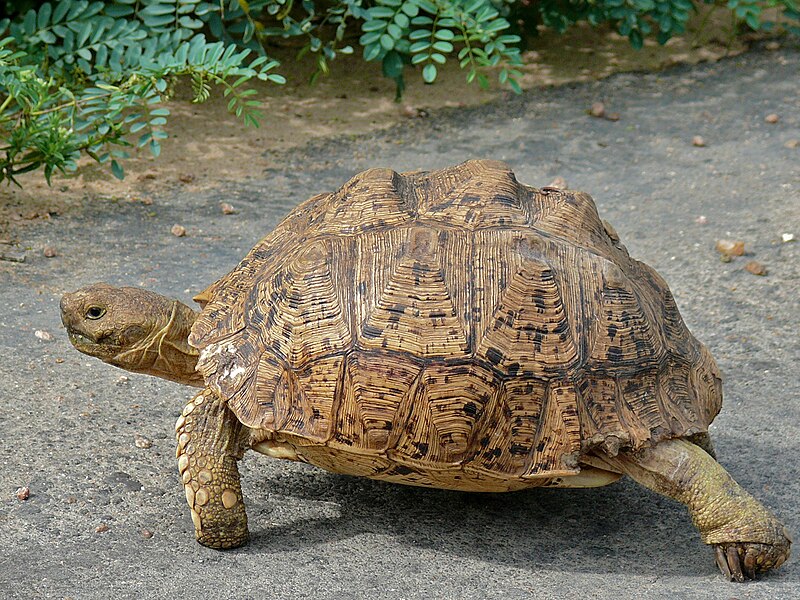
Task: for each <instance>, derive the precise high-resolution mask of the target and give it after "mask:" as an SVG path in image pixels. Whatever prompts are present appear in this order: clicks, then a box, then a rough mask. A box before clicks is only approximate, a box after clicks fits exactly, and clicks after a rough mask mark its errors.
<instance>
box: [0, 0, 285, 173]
mask: <svg viewBox="0 0 800 600" xmlns="http://www.w3.org/2000/svg"><path fill="white" fill-rule="evenodd" d="M200 6H201V3H200V2H199V0H151V1H149V2H148V1H147V0H115V2H108V3H106V2H90V1H88V0H78V1H75V0H60V2H58V3H55V4H51V3H45V4H42V5H41V6H40V7H39V8H38V10H36V9H30V10H28V11H27V12H26V13H25V15H24V17H23V18H22V19H20V20H18V21H15V22H8V20H6V21H3V22H0V36H2V39H0V94H2V96H0V97H2V105H0V131H2V137H3V140H5V141H4V142H3V145H2V147H0V152H2V156H0V181H1V180H3V179H7V180H9V181H15V175H18V174H20V173H24V172H27V171H32V170H35V169H39V168H42V169H43V170H44V175H45V177H46V178H47V180H48V182H49V181H50V178H51V176H52V174H53V173H54V172H55V171H60V172H62V173H67V172H70V171H74V170H75V168H76V166H77V160H78V158H79V157H80V154H81V152H85V153H86V154H88V155H89V156H91V157H92V158H94V159H95V160H97V161H99V162H101V163H109V164H110V167H111V171H112V173H113V174H114V175H115V176H117V177H120V178H121V177H122V176H123V168H122V166H121V164H120V159H123V158H126V157H127V156H128V153H127V152H126V150H125V147H127V146H130V145H132V144H135V145H138V146H140V147H145V146H146V147H148V148H149V149H150V151H151V152H152V153H153V155H154V156H158V155H159V154H160V152H161V145H160V140H163V139H164V138H166V137H167V134H166V132H165V130H164V126H165V125H166V123H167V118H168V116H169V110H168V109H167V108H165V107H163V106H162V102H163V101H164V100H165V99H167V98H168V97H169V93H170V89H171V84H172V81H173V80H174V78H176V77H179V76H184V75H186V76H190V77H191V78H192V80H193V82H194V84H195V85H194V86H193V89H194V91H195V97H194V100H195V101H196V102H202V101H205V100H206V99H207V98H208V97H209V95H210V92H211V87H212V86H219V87H221V88H223V94H224V95H225V96H226V97H228V98H229V99H230V100H229V102H228V109H229V110H230V111H231V112H232V113H234V114H236V115H237V116H239V117H241V118H243V119H244V121H245V122H246V123H248V124H250V125H254V126H258V116H257V108H258V106H259V103H258V102H257V101H256V100H254V99H253V98H252V96H253V94H254V93H255V91H254V90H252V89H246V87H245V86H244V84H245V83H246V82H247V81H250V80H252V79H260V80H264V81H272V82H274V83H283V82H284V78H283V77H282V76H280V75H278V74H276V73H273V72H272V71H273V69H274V68H275V67H276V66H277V65H278V63H277V62H276V61H274V60H271V59H269V58H268V57H267V56H266V55H264V54H262V55H261V56H258V57H256V58H255V59H254V60H249V59H250V57H251V55H252V50H250V49H248V48H243V47H241V45H239V44H237V43H234V42H228V43H226V42H224V41H208V40H206V38H205V36H204V34H203V33H199V30H200V29H201V28H202V27H203V26H204V22H203V21H202V20H200V19H199V18H197V14H196V10H197V9H198V8H199V7H200Z"/></svg>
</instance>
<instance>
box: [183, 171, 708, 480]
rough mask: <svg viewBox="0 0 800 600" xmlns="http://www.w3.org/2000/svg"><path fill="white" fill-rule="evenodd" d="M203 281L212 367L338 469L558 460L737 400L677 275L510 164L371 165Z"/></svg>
mask: <svg viewBox="0 0 800 600" xmlns="http://www.w3.org/2000/svg"><path fill="white" fill-rule="evenodd" d="M202 298H203V300H204V301H206V302H207V304H206V306H205V308H204V310H203V312H202V314H201V316H200V317H199V318H198V320H197V322H196V323H195V325H194V328H193V330H192V335H191V338H190V341H191V343H192V344H193V345H194V346H196V347H198V348H200V349H201V350H202V352H201V358H200V362H199V365H198V369H199V370H200V371H201V372H202V373H203V375H204V376H205V378H206V381H207V383H208V385H209V386H210V387H211V388H212V389H213V390H214V391H216V392H218V393H219V394H221V395H222V396H223V397H224V398H226V399H227V400H228V403H229V406H230V407H231V408H232V409H233V411H234V412H235V414H236V415H237V416H238V418H239V419H240V420H241V421H242V422H243V423H244V424H245V425H247V426H249V427H252V428H256V429H262V430H266V431H267V432H273V433H274V434H275V436H277V437H279V438H280V437H281V436H283V437H284V438H285V439H290V440H292V443H293V444H295V445H297V446H303V447H306V448H307V449H308V452H307V453H306V454H307V456H309V457H310V456H313V455H314V451H313V449H314V448H324V452H322V453H317V454H318V457H317V459H316V460H312V459H309V460H311V462H316V463H317V464H322V466H327V467H328V468H331V469H333V470H341V471H344V472H359V471H358V468H361V467H363V470H364V474H367V475H371V476H378V475H381V476H382V478H385V479H392V477H393V475H394V474H399V475H400V476H402V475H403V473H431V472H436V471H437V470H438V471H440V472H446V471H447V472H452V471H459V472H463V473H466V474H467V475H468V476H470V477H473V478H480V477H482V476H486V477H490V478H494V479H498V478H500V479H503V478H507V479H518V480H524V479H526V478H542V477H548V476H550V477H556V476H558V477H561V476H565V475H570V474H575V473H577V472H578V469H579V467H578V464H577V460H578V458H579V456H580V454H581V453H582V452H585V451H587V450H588V449H590V448H593V447H596V446H599V445H603V444H606V445H607V446H614V447H615V446H616V445H621V446H623V447H631V448H639V447H642V446H646V445H650V444H652V443H654V442H657V441H659V440H661V439H665V438H670V437H681V436H687V435H692V434H695V433H699V432H704V431H706V429H707V427H708V424H709V423H710V422H711V420H712V419H713V418H714V417H715V416H716V414H717V412H718V411H719V408H720V404H721V390H720V379H719V375H718V373H717V370H716V366H715V364H714V361H713V359H712V358H711V357H710V355H709V353H708V352H707V351H706V349H705V348H704V347H703V346H702V345H701V344H700V343H699V342H698V341H697V340H696V339H695V338H694V337H693V336H692V335H691V334H690V333H689V331H688V330H687V329H686V327H685V325H684V324H683V321H682V320H681V317H680V315H679V313H678V309H677V307H676V305H675V302H674V300H673V298H672V295H671V294H670V292H669V289H668V288H667V285H666V283H665V282H664V281H663V280H662V279H661V278H660V277H659V276H658V275H657V274H656V273H655V271H653V270H652V269H651V268H650V267H648V266H647V265H644V264H642V263H640V262H637V261H635V260H632V259H631V258H630V257H629V256H628V254H627V251H626V250H625V248H624V247H623V246H621V245H620V244H619V240H618V239H617V238H616V234H615V233H614V232H613V230H612V229H610V228H609V227H604V224H603V222H602V221H601V220H600V219H599V217H598V215H597V210H596V208H595V206H594V203H593V201H592V199H591V198H590V197H589V196H588V195H586V194H583V193H579V192H573V191H562V190H555V189H548V188H545V189H542V190H537V189H533V188H531V187H527V186H524V185H521V184H519V183H518V182H517V181H516V179H515V177H514V175H513V173H512V172H511V171H510V170H509V168H508V167H507V166H506V165H504V164H502V163H497V162H490V161H470V162H467V163H464V164H462V165H458V166H456V167H452V168H448V169H443V170H440V171H433V172H427V173H423V172H414V173H404V174H398V173H395V172H393V171H390V170H386V169H372V170H369V171H366V172H364V173H361V174H359V175H357V176H355V177H354V178H353V179H351V180H350V181H349V182H348V183H346V184H345V185H344V186H343V187H342V188H341V189H340V190H338V191H337V192H335V193H332V194H322V195H319V196H316V197H314V198H311V199H310V200H308V201H307V202H305V203H304V204H302V205H301V206H299V207H298V208H297V209H296V210H294V211H293V212H292V213H291V214H290V215H289V216H288V217H287V218H286V219H285V220H284V221H283V222H282V223H281V224H280V225H278V227H277V228H276V229H275V230H274V231H273V232H272V233H271V234H270V235H268V236H267V237H266V238H265V239H264V240H262V241H261V242H260V243H259V244H258V245H257V246H256V247H255V248H254V249H253V250H252V251H251V252H250V253H249V254H248V255H247V256H246V257H245V258H244V259H243V260H242V261H241V263H240V264H239V265H238V266H237V267H236V268H235V269H234V270H233V271H232V272H231V273H230V274H228V275H227V276H225V277H223V278H222V279H221V280H219V281H218V282H216V283H215V284H213V285H212V286H211V287H210V288H209V289H208V290H206V291H205V292H204V293H203V294H202ZM337 457H342V458H341V461H345V460H346V461H350V463H351V464H350V466H349V467H348V468H337V466H338V465H337V464H336V463H337V461H339V460H340V459H339V458H337ZM353 464H356V465H357V466H356V467H353ZM358 465H361V467H358ZM401 478H402V477H401ZM406 479H408V478H406ZM408 482H409V481H406V483H408ZM449 487H453V485H450V486H449ZM456 487H457V486H456Z"/></svg>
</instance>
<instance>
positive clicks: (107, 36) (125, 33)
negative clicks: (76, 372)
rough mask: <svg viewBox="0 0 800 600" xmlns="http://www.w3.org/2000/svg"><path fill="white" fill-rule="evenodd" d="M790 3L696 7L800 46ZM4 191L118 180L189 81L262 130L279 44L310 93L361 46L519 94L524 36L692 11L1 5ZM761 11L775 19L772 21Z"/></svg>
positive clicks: (598, 6) (160, 131) (640, 0)
mask: <svg viewBox="0 0 800 600" xmlns="http://www.w3.org/2000/svg"><path fill="white" fill-rule="evenodd" d="M797 2H798V0H703V4H709V5H712V6H713V7H715V8H719V9H721V10H726V11H729V12H730V14H731V18H732V19H733V21H734V23H735V24H737V25H741V26H746V27H749V28H751V29H760V30H765V29H771V28H773V27H775V23H773V22H772V21H770V20H768V19H767V18H766V17H765V15H766V14H777V15H778V16H779V18H780V20H781V26H782V27H784V28H785V29H787V30H789V31H792V32H794V33H796V34H800V27H798V25H799V24H800V9H798V4H797ZM0 7H1V8H2V11H4V12H0V15H2V14H7V15H9V16H10V18H7V19H2V20H0V132H2V135H3V142H2V146H0V152H1V153H2V156H0V181H2V180H4V179H5V180H8V181H14V180H15V176H16V175H18V174H20V173H24V172H26V171H32V170H36V169H40V168H41V169H43V171H44V175H45V177H46V178H47V180H48V181H50V178H51V176H52V174H53V173H54V172H56V171H60V172H69V171H72V170H74V169H75V168H76V164H77V159H78V158H79V156H80V155H81V153H86V154H88V155H89V156H91V157H93V158H94V159H95V160H97V161H99V162H101V163H108V164H109V165H110V168H111V171H112V173H113V174H114V175H116V176H117V177H122V175H123V170H122V166H121V164H120V160H121V159H123V158H125V157H126V156H127V152H126V147H127V146H131V145H138V146H140V147H148V148H149V149H150V151H151V152H152V153H153V154H155V155H156V156H157V155H158V153H159V152H160V140H163V139H164V138H165V137H166V135H167V134H166V132H165V129H164V126H165V125H166V121H167V118H168V116H169V110H168V109H167V108H166V107H164V106H163V101H164V100H166V99H167V98H169V96H170V93H171V89H172V87H173V84H174V81H175V80H176V79H177V78H179V77H189V78H190V79H191V82H192V90H193V93H194V101H195V102H203V101H205V100H206V99H208V97H209V96H210V94H211V92H212V89H213V88H215V87H218V88H220V89H221V90H222V93H223V94H224V96H225V97H226V98H228V108H229V110H230V111H231V112H233V113H234V114H236V115H237V116H239V117H241V118H242V119H244V121H245V122H246V123H248V124H250V125H256V126H257V124H258V120H257V119H258V112H257V108H258V105H259V103H258V101H257V100H256V99H255V98H254V97H253V96H254V94H255V93H256V92H255V91H254V90H253V89H251V88H248V87H247V86H246V84H247V82H249V81H253V80H256V79H259V80H263V81H270V82H273V83H282V82H283V81H284V79H283V77H282V76H280V75H278V74H276V73H275V72H274V69H275V68H276V67H277V66H278V63H277V62H276V61H275V60H272V59H271V58H269V56H268V54H267V51H266V48H268V46H269V43H270V41H271V40H272V39H274V38H296V39H299V40H302V43H301V49H300V51H299V52H298V55H299V56H303V55H312V56H314V58H315V61H316V66H317V68H316V71H315V73H314V75H313V76H312V80H314V79H316V78H317V77H319V76H320V75H321V74H326V73H328V72H329V68H330V67H329V65H330V62H331V61H332V60H334V59H335V58H336V57H337V56H338V55H339V54H352V53H353V52H354V46H360V47H361V50H362V53H363V58H364V60H366V61H380V62H381V65H382V70H383V73H384V75H386V76H387V77H390V78H392V79H393V80H394V81H395V82H396V84H397V96H398V99H399V97H400V95H401V94H402V92H403V88H404V85H405V79H404V77H405V74H406V73H407V72H408V70H409V69H412V70H415V71H416V72H418V73H419V74H420V75H421V77H422V79H423V80H424V81H425V82H426V83H432V82H434V81H435V80H436V78H437V76H438V74H439V70H440V69H441V66H442V65H444V64H445V63H446V62H447V61H448V60H452V59H455V60H457V61H458V64H459V65H460V66H461V68H462V69H464V70H465V73H466V80H467V82H473V81H476V82H477V83H478V84H479V85H480V86H482V87H487V86H488V85H489V76H492V75H496V76H497V78H498V80H499V81H500V83H501V84H505V85H508V86H509V87H511V88H512V89H513V90H514V91H516V92H519V91H520V87H519V83H518V78H519V76H520V71H519V70H518V69H517V67H518V65H519V64H520V63H521V57H520V51H519V48H518V44H519V42H520V41H521V40H520V36H519V35H518V34H517V33H518V29H519V27H520V24H521V23H522V24H524V23H528V24H529V25H531V24H532V25H536V24H538V23H544V24H545V25H547V26H549V27H553V28H555V29H556V30H558V31H564V30H565V29H566V28H567V27H569V26H570V25H572V24H573V23H577V22H579V21H588V22H589V23H592V24H599V23H609V24H611V25H612V26H614V27H615V28H616V29H617V31H619V32H620V33H621V34H623V35H625V36H627V37H628V39H629V40H630V42H631V44H632V45H633V46H635V47H641V46H642V45H643V43H644V39H645V38H647V37H648V36H654V37H655V38H656V39H657V40H658V41H659V42H660V43H662V44H663V43H665V42H666V41H667V40H669V39H670V38H671V37H672V36H674V35H679V34H682V33H683V32H684V31H685V28H686V23H687V21H688V19H689V18H690V16H691V15H692V14H693V13H694V12H696V11H697V10H698V4H697V3H696V0H536V1H533V0H249V1H248V0H214V1H210V2H206V1H203V0H108V1H106V2H100V1H91V0H58V1H53V2H42V1H41V0H22V1H20V2H4V3H2V4H0ZM767 11H770V12H769V13H767Z"/></svg>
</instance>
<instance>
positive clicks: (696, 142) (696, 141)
mask: <svg viewBox="0 0 800 600" xmlns="http://www.w3.org/2000/svg"><path fill="white" fill-rule="evenodd" d="M692 146H697V147H698V148H705V146H706V141H705V140H704V139H703V136H701V135H696V136H694V137H693V138H692Z"/></svg>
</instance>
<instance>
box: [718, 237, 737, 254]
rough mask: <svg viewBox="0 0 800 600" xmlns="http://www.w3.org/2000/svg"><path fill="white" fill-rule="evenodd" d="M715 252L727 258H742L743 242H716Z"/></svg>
mask: <svg viewBox="0 0 800 600" xmlns="http://www.w3.org/2000/svg"><path fill="white" fill-rule="evenodd" d="M715 247H716V249H717V252H719V253H720V254H725V255H727V256H742V255H743V254H744V242H742V241H740V240H717V244H716V246H715Z"/></svg>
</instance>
